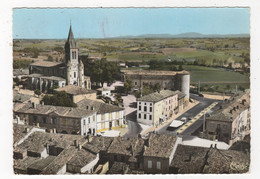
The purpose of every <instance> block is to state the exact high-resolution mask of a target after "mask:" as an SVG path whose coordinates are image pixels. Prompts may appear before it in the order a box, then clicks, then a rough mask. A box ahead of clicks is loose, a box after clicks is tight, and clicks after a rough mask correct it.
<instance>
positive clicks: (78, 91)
mask: <svg viewBox="0 0 260 179" xmlns="http://www.w3.org/2000/svg"><path fill="white" fill-rule="evenodd" d="M55 91H65V92H66V93H67V94H68V96H69V97H70V98H71V100H72V101H73V102H74V103H77V102H79V101H81V100H83V99H90V100H96V98H97V94H96V91H95V90H91V89H87V88H81V87H79V86H75V85H67V86H64V87H61V88H57V89H55Z"/></svg>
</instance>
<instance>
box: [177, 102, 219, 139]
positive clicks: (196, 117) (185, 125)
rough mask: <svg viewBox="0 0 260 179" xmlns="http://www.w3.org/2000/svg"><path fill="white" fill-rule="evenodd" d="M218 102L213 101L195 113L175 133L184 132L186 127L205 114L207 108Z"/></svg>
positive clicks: (209, 108)
mask: <svg viewBox="0 0 260 179" xmlns="http://www.w3.org/2000/svg"><path fill="white" fill-rule="evenodd" d="M217 104H218V103H217V102H213V103H212V104H211V105H209V106H208V107H206V108H205V109H204V110H202V111H201V112H200V113H199V114H197V115H196V116H195V117H193V118H192V119H191V120H190V121H188V122H187V123H186V124H184V125H183V126H181V127H180V128H179V129H178V130H177V131H176V133H177V134H181V133H182V132H184V131H185V130H186V129H188V128H189V127H190V126H191V125H193V124H194V123H195V122H196V121H197V120H198V119H200V118H201V117H202V116H203V115H204V114H206V113H207V112H208V111H209V110H211V109H212V108H213V107H215V106H216V105H217Z"/></svg>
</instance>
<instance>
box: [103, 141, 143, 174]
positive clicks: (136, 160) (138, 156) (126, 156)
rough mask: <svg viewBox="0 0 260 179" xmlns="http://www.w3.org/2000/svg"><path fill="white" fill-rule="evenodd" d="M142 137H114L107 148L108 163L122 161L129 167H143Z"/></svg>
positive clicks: (140, 168) (138, 168) (139, 168)
mask: <svg viewBox="0 0 260 179" xmlns="http://www.w3.org/2000/svg"><path fill="white" fill-rule="evenodd" d="M144 142H145V141H144V139H142V138H123V137H116V138H114V140H113V142H112V143H111V145H110V147H109V148H108V150H107V157H108V161H109V165H113V164H114V163H115V162H123V163H126V164H128V165H129V168H130V169H137V170H142V169H143V150H144Z"/></svg>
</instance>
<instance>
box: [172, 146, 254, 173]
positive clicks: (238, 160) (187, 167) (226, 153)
mask: <svg viewBox="0 0 260 179" xmlns="http://www.w3.org/2000/svg"><path fill="white" fill-rule="evenodd" d="M249 164H250V158H249V155H248V154H245V153H243V152H241V151H235V150H220V149H218V148H217V146H211V147H210V148H204V147H197V146H187V145H178V147H177V150H176V152H175V154H174V158H173V160H172V163H171V165H170V172H169V173H173V174H193V173H211V174H224V173H246V172H248V170H249Z"/></svg>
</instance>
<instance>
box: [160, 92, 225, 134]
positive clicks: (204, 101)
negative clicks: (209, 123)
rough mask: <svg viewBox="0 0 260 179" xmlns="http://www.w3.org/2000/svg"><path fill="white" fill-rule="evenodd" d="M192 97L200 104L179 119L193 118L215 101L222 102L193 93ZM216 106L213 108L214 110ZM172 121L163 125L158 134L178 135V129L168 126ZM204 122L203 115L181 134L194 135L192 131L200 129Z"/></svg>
mask: <svg viewBox="0 0 260 179" xmlns="http://www.w3.org/2000/svg"><path fill="white" fill-rule="evenodd" d="M190 97H191V98H192V99H195V100H197V101H200V103H199V104H198V105H196V106H195V107H193V108H191V109H190V110H188V111H187V112H186V113H184V114H183V115H181V116H179V117H178V118H177V120H180V119H181V118H182V117H187V118H192V117H194V116H196V115H197V114H199V113H200V112H201V111H202V110H203V109H204V108H206V107H208V106H209V105H211V104H212V103H213V102H221V101H219V100H214V99H208V98H204V97H199V96H197V95H194V94H191V95H190ZM218 106H219V105H217V106H216V107H214V108H217V107H218ZM214 108H213V109H212V110H214ZM212 110H210V111H209V112H208V113H211V112H212ZM170 124H171V123H169V124H167V125H165V126H164V127H162V128H161V129H160V130H158V131H157V133H158V134H167V135H174V136H175V135H176V130H177V129H175V130H169V129H167V128H168V126H169V125H170ZM202 124H203V116H202V117H201V118H199V119H198V120H197V121H196V122H194V123H193V124H192V125H191V126H190V127H189V128H187V129H186V130H185V131H184V132H183V133H182V134H181V135H192V133H194V132H195V131H196V130H197V129H199V128H200V127H201V126H202Z"/></svg>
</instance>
